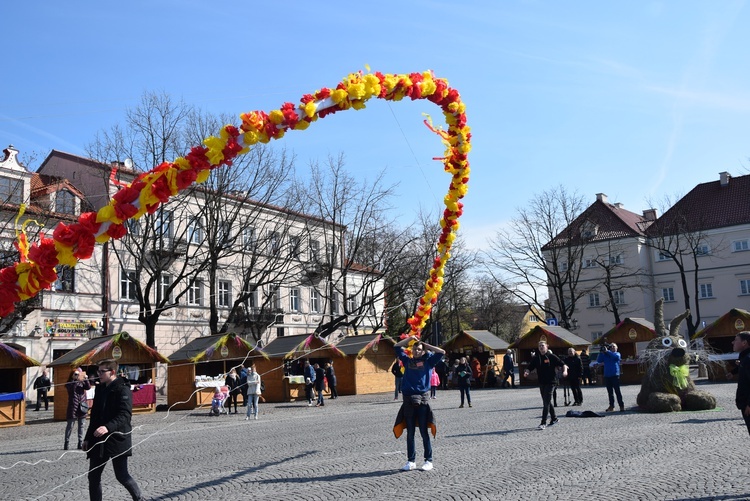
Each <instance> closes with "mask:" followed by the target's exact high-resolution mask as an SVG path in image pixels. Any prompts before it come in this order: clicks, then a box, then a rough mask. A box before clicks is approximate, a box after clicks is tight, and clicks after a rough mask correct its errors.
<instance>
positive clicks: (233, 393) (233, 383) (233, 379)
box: [224, 368, 242, 414]
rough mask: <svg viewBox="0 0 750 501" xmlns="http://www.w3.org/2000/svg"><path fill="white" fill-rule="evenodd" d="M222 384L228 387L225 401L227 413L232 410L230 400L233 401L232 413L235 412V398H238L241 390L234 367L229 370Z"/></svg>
mask: <svg viewBox="0 0 750 501" xmlns="http://www.w3.org/2000/svg"><path fill="white" fill-rule="evenodd" d="M224 386H226V387H227V388H229V398H228V399H227V401H226V407H227V413H229V412H232V402H234V413H235V414H237V400H239V398H238V397H239V396H240V393H241V391H242V390H241V389H240V377H239V376H238V375H237V371H236V370H235V369H234V368H232V369H230V370H229V374H227V378H226V380H225V381H224Z"/></svg>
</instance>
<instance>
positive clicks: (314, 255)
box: [310, 240, 320, 263]
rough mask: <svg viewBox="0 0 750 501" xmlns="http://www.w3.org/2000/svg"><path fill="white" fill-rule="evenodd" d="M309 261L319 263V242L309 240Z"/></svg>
mask: <svg viewBox="0 0 750 501" xmlns="http://www.w3.org/2000/svg"><path fill="white" fill-rule="evenodd" d="M310 261H312V262H314V263H319V262H320V242H319V241H318V240H310Z"/></svg>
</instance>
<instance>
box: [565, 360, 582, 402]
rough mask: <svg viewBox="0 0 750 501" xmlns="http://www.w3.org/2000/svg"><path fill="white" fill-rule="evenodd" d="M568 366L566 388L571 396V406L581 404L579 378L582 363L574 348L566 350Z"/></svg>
mask: <svg viewBox="0 0 750 501" xmlns="http://www.w3.org/2000/svg"><path fill="white" fill-rule="evenodd" d="M564 361H565V365H567V366H568V386H570V392H571V393H572V394H573V405H581V404H582V403H583V392H582V391H581V376H582V375H583V363H582V362H581V359H580V357H579V356H578V354H577V353H576V350H575V348H568V356H567V357H566V358H565V360H564Z"/></svg>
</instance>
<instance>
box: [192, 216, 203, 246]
mask: <svg viewBox="0 0 750 501" xmlns="http://www.w3.org/2000/svg"><path fill="white" fill-rule="evenodd" d="M188 242H190V243H191V244H200V243H202V242H203V222H202V221H201V219H200V218H199V217H196V218H193V219H191V220H190V224H188Z"/></svg>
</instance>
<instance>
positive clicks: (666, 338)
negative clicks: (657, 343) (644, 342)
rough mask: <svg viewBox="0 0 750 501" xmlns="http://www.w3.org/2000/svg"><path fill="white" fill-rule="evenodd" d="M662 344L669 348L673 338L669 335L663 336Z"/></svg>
mask: <svg viewBox="0 0 750 501" xmlns="http://www.w3.org/2000/svg"><path fill="white" fill-rule="evenodd" d="M661 345H662V346H664V347H665V348H669V347H670V346H672V340H671V339H670V338H668V337H665V338H662V340H661Z"/></svg>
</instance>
